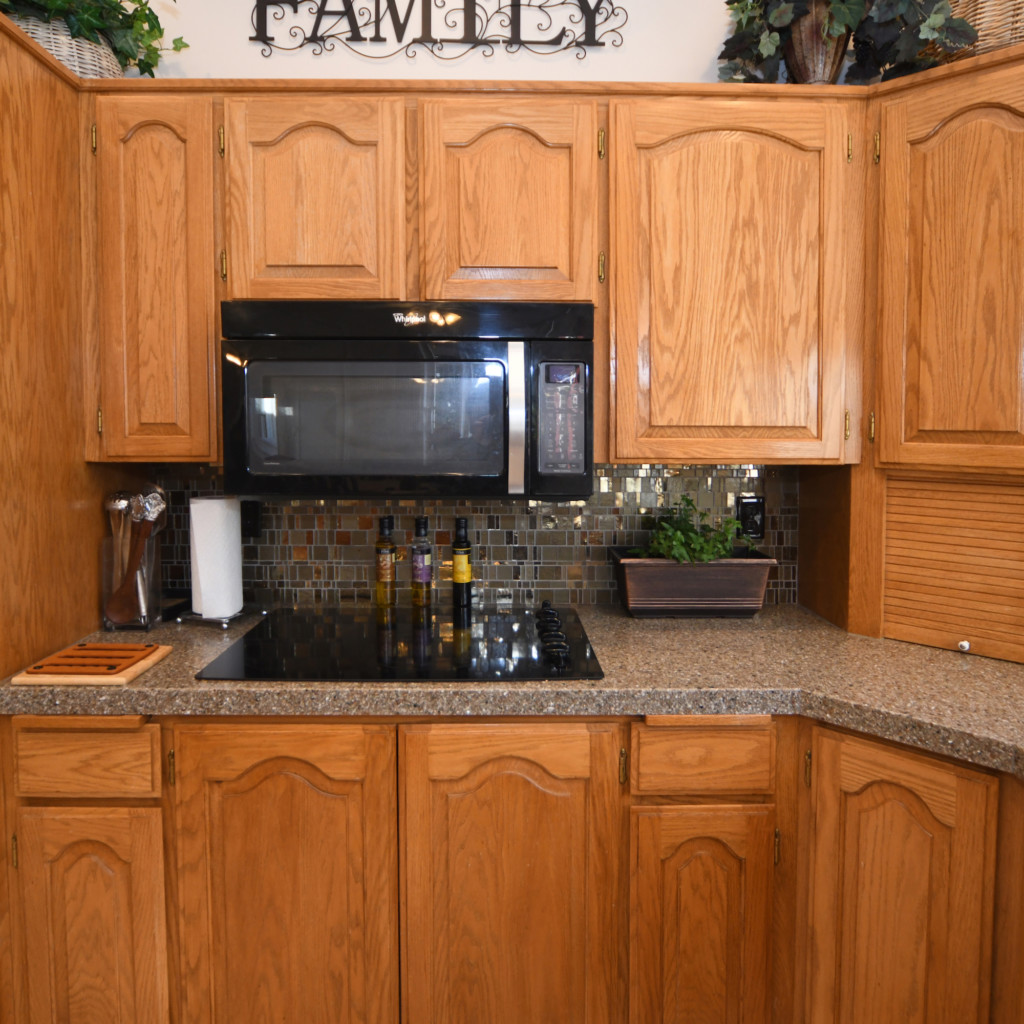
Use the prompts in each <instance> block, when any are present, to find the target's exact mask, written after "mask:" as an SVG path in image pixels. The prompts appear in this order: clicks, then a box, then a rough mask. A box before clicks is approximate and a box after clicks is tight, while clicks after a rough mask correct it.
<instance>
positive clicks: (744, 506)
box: [736, 494, 764, 540]
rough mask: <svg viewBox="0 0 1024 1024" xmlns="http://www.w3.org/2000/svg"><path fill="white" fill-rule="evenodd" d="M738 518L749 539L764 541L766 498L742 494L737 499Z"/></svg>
mask: <svg viewBox="0 0 1024 1024" xmlns="http://www.w3.org/2000/svg"><path fill="white" fill-rule="evenodd" d="M736 518H737V519H738V520H739V521H740V529H741V530H742V531H743V532H744V533H745V534H746V535H747V536H748V537H751V538H753V539H754V540H763V539H764V498H761V497H757V496H754V495H748V494H741V495H740V496H739V497H737V499H736Z"/></svg>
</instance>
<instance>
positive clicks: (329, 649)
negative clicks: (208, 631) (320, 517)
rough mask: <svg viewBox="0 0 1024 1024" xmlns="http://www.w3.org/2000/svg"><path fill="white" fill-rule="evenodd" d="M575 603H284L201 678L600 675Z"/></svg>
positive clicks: (307, 678)
mask: <svg viewBox="0 0 1024 1024" xmlns="http://www.w3.org/2000/svg"><path fill="white" fill-rule="evenodd" d="M603 676H604V672H602V671H601V666H600V665H599V664H598V661H597V658H596V657H595V656H594V652H593V651H592V650H591V647H590V641H589V640H588V639H587V634H586V633H585V632H584V629H583V625H582V624H581V623H580V620H579V616H578V615H577V614H576V612H575V611H574V610H573V609H571V608H559V609H555V608H550V607H546V606H545V607H543V608H539V609H531V608H525V609H524V608H515V609H513V608H478V607H473V608H470V609H465V610H459V611H456V610H454V609H452V608H450V607H448V608H439V607H431V608H426V609H419V608H411V607H407V606H399V607H395V608H388V609H383V608H377V607H376V606H373V605H370V606H366V607H351V606H350V607H340V608H339V607H334V608H322V609H319V608H318V609H306V608H301V609H300V608H278V609H276V610H275V611H272V612H270V613H269V614H268V615H267V616H266V617H265V618H264V619H263V620H262V621H261V622H260V623H259V624H258V625H256V626H255V627H254V628H253V629H251V630H250V631H249V632H248V633H246V634H245V636H243V637H242V638H241V639H240V640H237V641H236V642H235V643H234V644H232V645H231V647H229V648H228V649H227V650H226V651H225V652H224V653H223V654H222V655H220V657H218V658H216V659H215V660H214V661H212V662H210V664H209V665H207V666H206V668H204V669H203V670H202V671H201V672H199V673H198V674H197V675H196V678H197V679H228V680H283V681H289V682H291V681H294V682H300V681H362V680H378V679H394V680H416V679H431V680H459V679H466V680H477V681H482V680H496V681H501V680H521V681H522V680H539V679H558V678H561V679H601V678H603Z"/></svg>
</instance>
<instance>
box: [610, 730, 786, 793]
mask: <svg viewBox="0 0 1024 1024" xmlns="http://www.w3.org/2000/svg"><path fill="white" fill-rule="evenodd" d="M650 721H651V720H648V723H637V724H635V725H634V726H633V735H632V747H633V756H632V758H631V761H632V767H631V769H630V788H631V790H632V792H633V793H636V794H639V795H644V794H651V795H655V794H662V793H747V794H759V793H771V792H772V791H773V790H774V788H775V726H774V724H773V723H772V720H771V718H768V717H763V718H762V717H746V716H744V717H741V718H735V717H726V718H723V719H722V721H721V723H717V722H716V723H711V724H709V723H708V721H707V718H706V717H703V716H702V717H694V718H692V719H689V720H688V719H687V718H685V717H678V718H666V719H664V720H663V722H664V724H662V723H661V722H659V723H658V724H655V725H652V724H649V723H650ZM654 721H657V720H656V719H655V720H654Z"/></svg>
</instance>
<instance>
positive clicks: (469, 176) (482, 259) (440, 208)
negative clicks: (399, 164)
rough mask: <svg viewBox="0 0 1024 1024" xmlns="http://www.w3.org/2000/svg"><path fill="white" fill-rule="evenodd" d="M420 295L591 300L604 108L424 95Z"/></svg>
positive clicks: (565, 102) (531, 100)
mask: <svg viewBox="0 0 1024 1024" xmlns="http://www.w3.org/2000/svg"><path fill="white" fill-rule="evenodd" d="M420 133H421V138H420V154H421V156H420V206H421V216H422V222H421V223H422V227H421V232H420V245H421V252H422V270H423V294H424V297H425V298H428V299H485V298H493V299H536V300H544V301H548V300H551V301H557V300H590V299H594V297H595V293H596V290H597V278H598V266H597V226H598V182H597V164H598V157H597V105H596V103H594V102H593V101H591V100H577V101H573V100H568V99H552V98H550V97H533V98H529V99H518V98H503V99H489V98H474V97H466V96H460V97H459V98H458V99H433V98H431V99H425V100H422V101H421V102H420Z"/></svg>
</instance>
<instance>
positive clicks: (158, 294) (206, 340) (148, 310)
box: [89, 95, 217, 462]
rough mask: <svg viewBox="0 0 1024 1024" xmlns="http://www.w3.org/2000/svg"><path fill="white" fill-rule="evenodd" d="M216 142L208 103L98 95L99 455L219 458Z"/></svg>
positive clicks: (94, 444)
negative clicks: (215, 201) (215, 209)
mask: <svg viewBox="0 0 1024 1024" xmlns="http://www.w3.org/2000/svg"><path fill="white" fill-rule="evenodd" d="M214 144H215V143H214V133H213V102H212V100H211V99H209V98H208V97H192V96H173V95H170V96H169V95H154V96H145V97H135V96H130V95H118V96H98V97H97V98H96V157H95V159H96V168H95V173H96V182H97V241H98V257H97V267H96V280H97V288H98V302H99V378H100V379H99V390H100V397H99V406H100V411H101V417H99V420H100V421H101V425H102V430H101V431H100V432H99V434H98V438H95V439H94V440H92V441H90V447H89V455H90V457H92V458H97V459H101V460H112V461H118V460H140V461H155V460H160V461H169V462H170V461H189V460H203V459H206V460H209V459H213V458H215V457H216V445H217V431H216V423H215V414H216V405H217V403H216V399H215V395H214V386H213V382H214V379H215V368H214V359H215V337H214V333H215V332H214V322H215V316H214V314H215V306H214V302H215V297H214V284H215V272H216V271H215V267H216V264H215V252H214V212H213V187H214V177H213V159H214ZM98 425H99V424H98Z"/></svg>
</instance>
